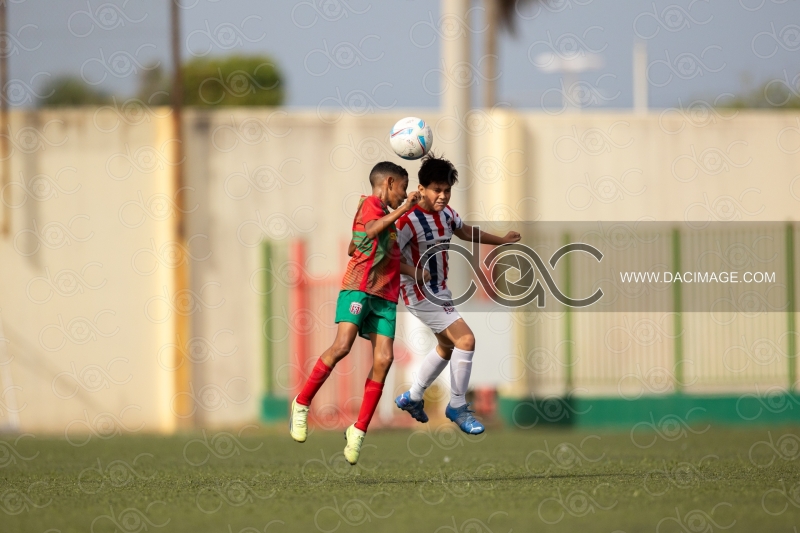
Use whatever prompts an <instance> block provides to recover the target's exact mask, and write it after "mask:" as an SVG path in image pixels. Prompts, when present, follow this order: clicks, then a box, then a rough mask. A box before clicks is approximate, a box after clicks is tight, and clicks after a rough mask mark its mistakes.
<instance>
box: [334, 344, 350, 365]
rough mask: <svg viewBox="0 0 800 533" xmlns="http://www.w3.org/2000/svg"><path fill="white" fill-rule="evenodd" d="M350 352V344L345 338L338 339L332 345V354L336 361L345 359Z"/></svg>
mask: <svg viewBox="0 0 800 533" xmlns="http://www.w3.org/2000/svg"><path fill="white" fill-rule="evenodd" d="M349 353H350V344H349V343H348V342H347V341H346V340H344V341H340V340H336V341H335V342H334V343H333V346H332V347H331V355H332V356H333V358H334V359H335V360H336V361H339V360H341V359H344V357H345V356H346V355H347V354H349Z"/></svg>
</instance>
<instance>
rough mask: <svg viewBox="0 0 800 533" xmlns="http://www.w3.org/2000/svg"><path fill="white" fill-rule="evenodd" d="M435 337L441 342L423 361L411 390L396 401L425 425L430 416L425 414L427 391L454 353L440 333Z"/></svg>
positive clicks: (450, 344)
mask: <svg viewBox="0 0 800 533" xmlns="http://www.w3.org/2000/svg"><path fill="white" fill-rule="evenodd" d="M435 335H436V338H437V340H438V341H439V342H438V343H437V345H436V346H434V347H433V349H432V350H431V351H430V352H428V355H426V356H425V357H424V358H423V359H422V364H421V365H420V366H419V369H418V370H417V372H416V373H415V374H414V380H413V382H412V384H411V388H410V389H409V390H408V391H406V392H404V393H403V394H401V395H400V396H398V397H397V398H395V400H394V403H395V404H396V405H397V407H399V408H400V409H402V410H403V411H408V413H409V414H410V415H411V416H412V418H414V420H416V421H417V422H422V423H423V424H424V423H425V422H427V421H428V415H427V413H425V401H424V400H423V397H424V396H425V391H426V390H427V389H428V387H430V386H431V385H433V382H434V381H436V378H438V377H439V375H440V374H441V373H442V371H443V370H444V369H445V367H446V366H447V363H448V362H449V361H450V354H451V353H452V352H453V345H452V343H450V341H449V340H448V339H447V338H445V337H443V336H442V335H440V334H438V333H436V334H435Z"/></svg>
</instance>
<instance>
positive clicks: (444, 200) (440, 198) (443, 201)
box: [419, 182, 452, 211]
mask: <svg viewBox="0 0 800 533" xmlns="http://www.w3.org/2000/svg"><path fill="white" fill-rule="evenodd" d="M419 192H420V194H421V195H422V202H424V204H425V206H424V207H427V208H428V209H431V210H433V211H441V210H442V209H444V208H445V207H446V206H447V204H449V203H450V195H451V193H452V187H451V186H450V185H448V184H446V183H436V182H434V183H431V184H430V185H428V186H427V187H423V186H422V185H420V186H419Z"/></svg>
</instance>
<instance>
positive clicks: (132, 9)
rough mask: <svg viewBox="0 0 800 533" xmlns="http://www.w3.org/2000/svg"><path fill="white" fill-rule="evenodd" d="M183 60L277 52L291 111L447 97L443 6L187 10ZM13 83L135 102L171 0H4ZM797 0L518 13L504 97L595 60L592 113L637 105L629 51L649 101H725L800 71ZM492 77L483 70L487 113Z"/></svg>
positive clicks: (475, 39) (548, 85)
mask: <svg viewBox="0 0 800 533" xmlns="http://www.w3.org/2000/svg"><path fill="white" fill-rule="evenodd" d="M179 1H180V5H181V6H182V9H181V14H182V54H183V59H184V60H190V59H192V58H193V57H209V56H222V55H228V54H232V53H239V54H268V55H269V56H271V57H272V58H273V60H274V61H275V62H276V63H277V65H278V66H279V67H280V69H281V71H282V72H283V74H284V78H285V81H286V91H287V99H286V105H288V106H290V107H293V108H312V109H313V108H317V107H320V106H322V107H343V106H346V105H349V104H348V103H350V105H352V102H360V105H362V106H365V107H366V108H369V109H370V110H372V111H380V110H381V109H387V108H398V107H400V108H403V107H407V108H419V107H422V108H433V107H436V106H438V103H439V94H440V92H441V80H440V73H439V69H441V63H440V58H439V50H440V45H441V37H440V35H439V34H438V32H439V31H440V13H439V3H438V2H437V1H436V0H391V1H386V0H384V1H380V2H379V1H374V0H372V1H370V0H317V1H312V0H306V1H290V0H280V1H278V0H269V1H264V0H179ZM481 6H482V4H481V2H479V1H477V0H476V1H474V2H473V9H472V11H471V21H470V35H471V39H472V48H473V65H474V66H477V65H480V64H481V59H482V58H483V56H484V55H485V53H484V52H483V31H484V28H485V23H484V21H483V15H484V11H483V8H482V7H481ZM8 13H9V15H8V16H9V27H8V29H9V34H10V35H9V45H10V47H11V49H10V51H9V53H10V78H11V80H12V85H11V86H9V90H10V94H11V99H12V103H13V104H14V105H20V106H27V107H30V106H32V105H33V103H34V102H35V100H36V95H37V93H38V94H40V91H41V87H42V85H43V83H44V82H45V81H47V79H50V78H52V77H55V76H60V75H74V76H81V77H83V79H84V80H85V81H86V82H87V83H89V84H92V85H94V86H96V87H99V88H102V89H105V90H107V91H109V92H112V93H114V94H118V95H120V96H126V97H127V96H131V95H133V94H135V93H136V89H137V87H138V76H139V75H141V73H142V72H143V69H145V68H146V67H148V66H150V65H152V64H153V63H159V64H161V65H162V66H163V67H164V68H166V69H170V68H171V65H170V59H169V58H170V54H169V34H168V29H169V13H168V4H167V2H165V1H164V0H58V1H54V0H10V1H9V6H8ZM798 24H800V1H798V0H678V1H657V2H651V1H649V0H636V1H635V0H550V1H549V2H545V3H543V4H533V5H527V4H524V3H523V4H520V5H519V6H518V7H517V9H516V31H515V32H514V34H513V35H512V34H510V33H509V32H504V33H503V34H502V37H501V40H500V45H499V56H500V63H499V79H498V101H499V102H501V103H504V104H510V105H513V106H516V107H525V108H540V107H551V108H552V107H553V106H555V107H558V106H560V105H561V103H562V96H561V93H560V92H559V90H560V89H561V87H562V83H564V81H563V79H562V78H563V75H562V74H560V73H558V72H544V71H543V70H542V68H541V64H542V59H541V57H542V56H541V55H540V54H542V53H546V52H551V53H555V54H557V55H558V54H561V55H564V54H565V53H575V52H571V51H572V50H577V53H579V54H584V55H585V54H589V55H592V56H593V57H595V59H596V61H594V62H595V63H596V64H597V66H598V67H597V68H596V69H595V70H590V71H586V72H583V73H581V74H580V75H579V78H567V79H566V84H567V86H569V85H571V84H572V83H575V82H580V83H581V86H582V88H583V89H584V90H585V93H584V94H585V100H584V104H585V105H586V106H588V107H605V108H628V107H630V106H631V105H632V98H633V97H632V63H633V61H632V56H633V52H632V49H633V45H634V42H636V41H637V40H638V41H641V42H643V43H644V44H645V46H646V49H647V54H648V55H647V58H648V59H647V61H648V69H647V74H648V79H649V81H650V83H649V105H650V107H652V108H666V107H673V106H679V105H684V106H685V105H687V104H689V103H691V102H692V101H694V100H696V99H703V100H706V101H710V102H714V101H715V100H717V101H718V102H720V103H721V102H724V101H725V99H726V98H730V97H729V96H726V95H727V94H741V93H743V92H747V91H749V90H752V89H753V88H755V87H757V86H759V85H762V84H763V83H765V82H767V81H769V80H773V79H785V80H786V81H787V82H788V83H790V84H791V82H792V80H793V78H795V76H798V74H799V73H800V25H798ZM485 85H486V84H485V82H484V81H483V80H482V78H481V74H480V70H479V69H476V75H475V77H474V84H473V86H472V92H473V99H474V101H475V102H476V103H477V102H479V101H480V95H481V91H482V89H483V87H485Z"/></svg>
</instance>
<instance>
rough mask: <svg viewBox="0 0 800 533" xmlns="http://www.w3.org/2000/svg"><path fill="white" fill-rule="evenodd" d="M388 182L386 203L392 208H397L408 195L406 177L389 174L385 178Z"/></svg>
mask: <svg viewBox="0 0 800 533" xmlns="http://www.w3.org/2000/svg"><path fill="white" fill-rule="evenodd" d="M386 179H387V180H388V183H389V194H388V197H389V198H388V202H387V203H388V204H389V207H391V208H392V209H397V208H398V207H400V206H401V205H402V204H403V202H405V200H406V198H407V197H408V193H407V192H406V189H408V178H401V177H397V176H389V177H388V178H386Z"/></svg>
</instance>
